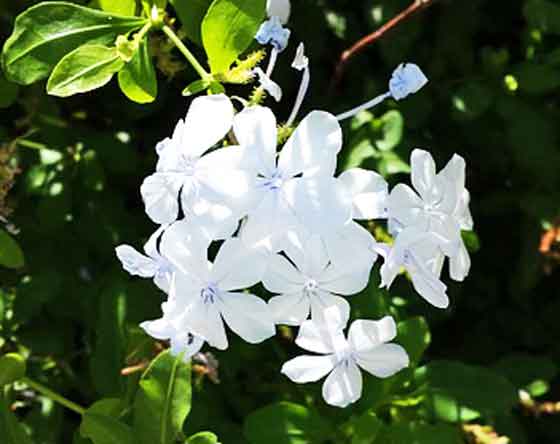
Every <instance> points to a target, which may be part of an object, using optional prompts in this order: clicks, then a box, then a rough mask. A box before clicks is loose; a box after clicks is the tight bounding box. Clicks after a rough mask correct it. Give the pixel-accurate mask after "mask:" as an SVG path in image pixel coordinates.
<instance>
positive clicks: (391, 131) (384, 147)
mask: <svg viewBox="0 0 560 444" xmlns="http://www.w3.org/2000/svg"><path fill="white" fill-rule="evenodd" d="M375 126H377V127H379V128H378V133H379V135H378V137H377V138H376V140H375V145H376V146H377V148H379V149H380V150H381V151H389V150H392V149H393V148H395V147H396V146H397V145H398V144H399V143H401V140H402V136H403V128H404V120H403V117H402V114H401V113H400V112H398V111H396V110H391V111H388V112H387V113H385V114H384V115H383V116H381V118H380V119H378V120H376V121H375Z"/></svg>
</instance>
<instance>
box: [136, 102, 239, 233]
mask: <svg viewBox="0 0 560 444" xmlns="http://www.w3.org/2000/svg"><path fill="white" fill-rule="evenodd" d="M233 113H234V109H233V105H232V104H231V101H230V100H229V99H228V98H227V97H226V96H225V95H221V94H220V95H214V96H206V97H199V98H197V99H195V100H194V101H193V102H192V105H191V107H190V108H189V111H188V113H187V117H186V119H185V120H184V121H182V120H181V121H179V123H178V124H177V127H176V128H175V132H174V133H173V137H172V138H171V139H169V138H168V139H166V140H164V141H163V142H161V143H159V144H158V146H157V147H156V149H157V152H158V155H159V161H158V164H157V169H156V172H155V173H154V174H152V175H151V176H149V177H147V178H146V179H145V180H144V183H143V184H142V187H141V193H142V197H143V199H144V203H145V206H146V212H147V214H148V215H149V216H150V218H151V219H152V220H153V221H154V222H156V223H159V224H167V223H171V222H174V221H175V220H176V219H177V217H178V215H179V195H180V198H181V204H182V205H181V206H182V209H183V212H184V213H185V214H186V215H187V217H190V216H193V215H194V216H199V215H201V214H203V213H204V212H206V211H208V209H209V207H210V206H211V205H213V204H219V205H222V206H226V207H227V208H229V209H230V210H231V211H233V207H234V206H235V205H236V201H237V199H239V198H241V197H242V196H243V195H244V193H245V192H246V190H247V188H248V184H247V176H246V174H245V173H244V172H242V171H240V170H238V169H236V167H235V166H236V164H237V163H238V161H237V160H236V157H237V156H238V154H239V153H238V152H237V151H236V150H235V149H230V148H222V149H218V150H215V151H213V152H211V153H208V154H206V155H204V153H205V152H206V151H208V150H209V149H210V148H212V147H213V146H214V145H216V144H217V143H218V142H219V141H220V140H221V139H223V138H224V137H225V135H226V134H227V132H228V131H229V130H230V129H231V126H232V123H233Z"/></svg>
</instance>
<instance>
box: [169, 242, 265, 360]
mask: <svg viewBox="0 0 560 444" xmlns="http://www.w3.org/2000/svg"><path fill="white" fill-rule="evenodd" d="M202 242H204V241H202ZM200 247H201V241H200V240H199V239H197V236H194V237H191V238H185V237H183V238H181V237H180V236H177V235H172V236H167V233H165V234H164V236H163V238H162V242H161V252H162V255H164V256H165V257H166V258H167V259H168V260H169V261H170V262H171V263H172V264H173V265H174V266H175V268H176V272H175V275H174V285H172V286H171V290H170V298H171V299H173V300H174V301H175V302H176V305H175V307H174V309H173V310H174V311H175V312H177V313H178V316H180V321H177V322H178V323H179V324H180V325H181V326H182V327H183V328H184V330H185V331H188V332H191V333H193V334H194V335H196V336H199V337H201V338H203V339H204V340H206V341H207V342H208V343H209V344H210V345H211V346H213V347H216V348H219V349H221V350H223V349H226V348H227V347H228V340H227V337H226V331H225V326H224V321H225V323H226V324H227V325H228V326H229V327H230V328H231V330H233V331H234V332H235V333H237V334H238V335H239V336H241V337H242V338H243V339H244V340H245V341H247V342H250V343H252V344H256V343H259V342H262V341H264V340H265V339H267V338H269V337H271V336H273V335H274V334H275V329H274V321H273V319H272V315H271V313H270V310H269V308H268V306H267V304H266V302H264V301H263V300H261V299H260V298H258V297H257V296H254V295H251V294H247V293H241V292H237V291H236V290H242V289H244V288H248V287H251V286H253V285H255V284H256V283H258V282H259V281H260V280H261V278H262V275H263V273H264V271H265V268H266V257H265V256H263V254H262V251H260V250H258V249H256V248H247V247H246V246H245V245H244V244H243V242H241V241H240V240H239V239H235V238H233V239H229V240H227V241H225V242H224V243H223V244H222V246H221V248H220V250H219V251H218V254H217V256H216V258H215V260H214V263H213V264H211V263H209V262H208V259H207V257H206V249H204V250H201V248H200Z"/></svg>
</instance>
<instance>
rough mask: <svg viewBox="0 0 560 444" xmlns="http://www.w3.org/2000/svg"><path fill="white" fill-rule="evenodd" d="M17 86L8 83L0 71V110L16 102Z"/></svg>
mask: <svg viewBox="0 0 560 444" xmlns="http://www.w3.org/2000/svg"><path fill="white" fill-rule="evenodd" d="M18 93H19V86H18V85H16V84H15V83H12V82H9V81H8V80H7V79H6V78H5V77H4V74H2V71H0V108H8V107H9V106H12V104H13V103H14V102H15V101H16V99H17V96H18Z"/></svg>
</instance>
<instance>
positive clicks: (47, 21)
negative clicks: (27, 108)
mask: <svg viewBox="0 0 560 444" xmlns="http://www.w3.org/2000/svg"><path fill="white" fill-rule="evenodd" d="M145 23H146V19H143V18H139V17H123V16H117V15H114V14H108V13H106V12H103V11H97V10H95V9H90V8H84V7H83V6H78V5H74V4H72V3H66V2H43V3H39V4H38V5H35V6H33V7H31V8H29V9H27V10H26V11H25V12H23V13H22V14H21V15H19V16H18V17H17V18H16V21H15V27H14V31H13V33H12V35H11V36H10V37H9V38H8V40H7V41H6V43H5V44H4V48H3V52H2V67H3V69H4V72H5V74H6V77H7V78H8V80H11V81H13V82H16V83H20V84H23V85H29V84H31V83H33V82H35V81H37V80H40V79H43V78H45V77H47V76H48V75H49V72H50V71H51V70H52V69H53V68H54V66H55V65H56V64H57V63H58V62H59V61H60V60H61V59H62V58H63V57H64V56H65V55H66V54H68V53H70V52H72V51H74V50H75V49H76V48H78V47H80V46H82V45H85V44H88V45H94V44H100V45H104V44H112V43H114V42H115V40H116V39H117V36H119V35H121V34H126V33H128V32H130V31H133V30H135V29H138V28H140V27H142V26H143V25H144V24H145Z"/></svg>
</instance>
